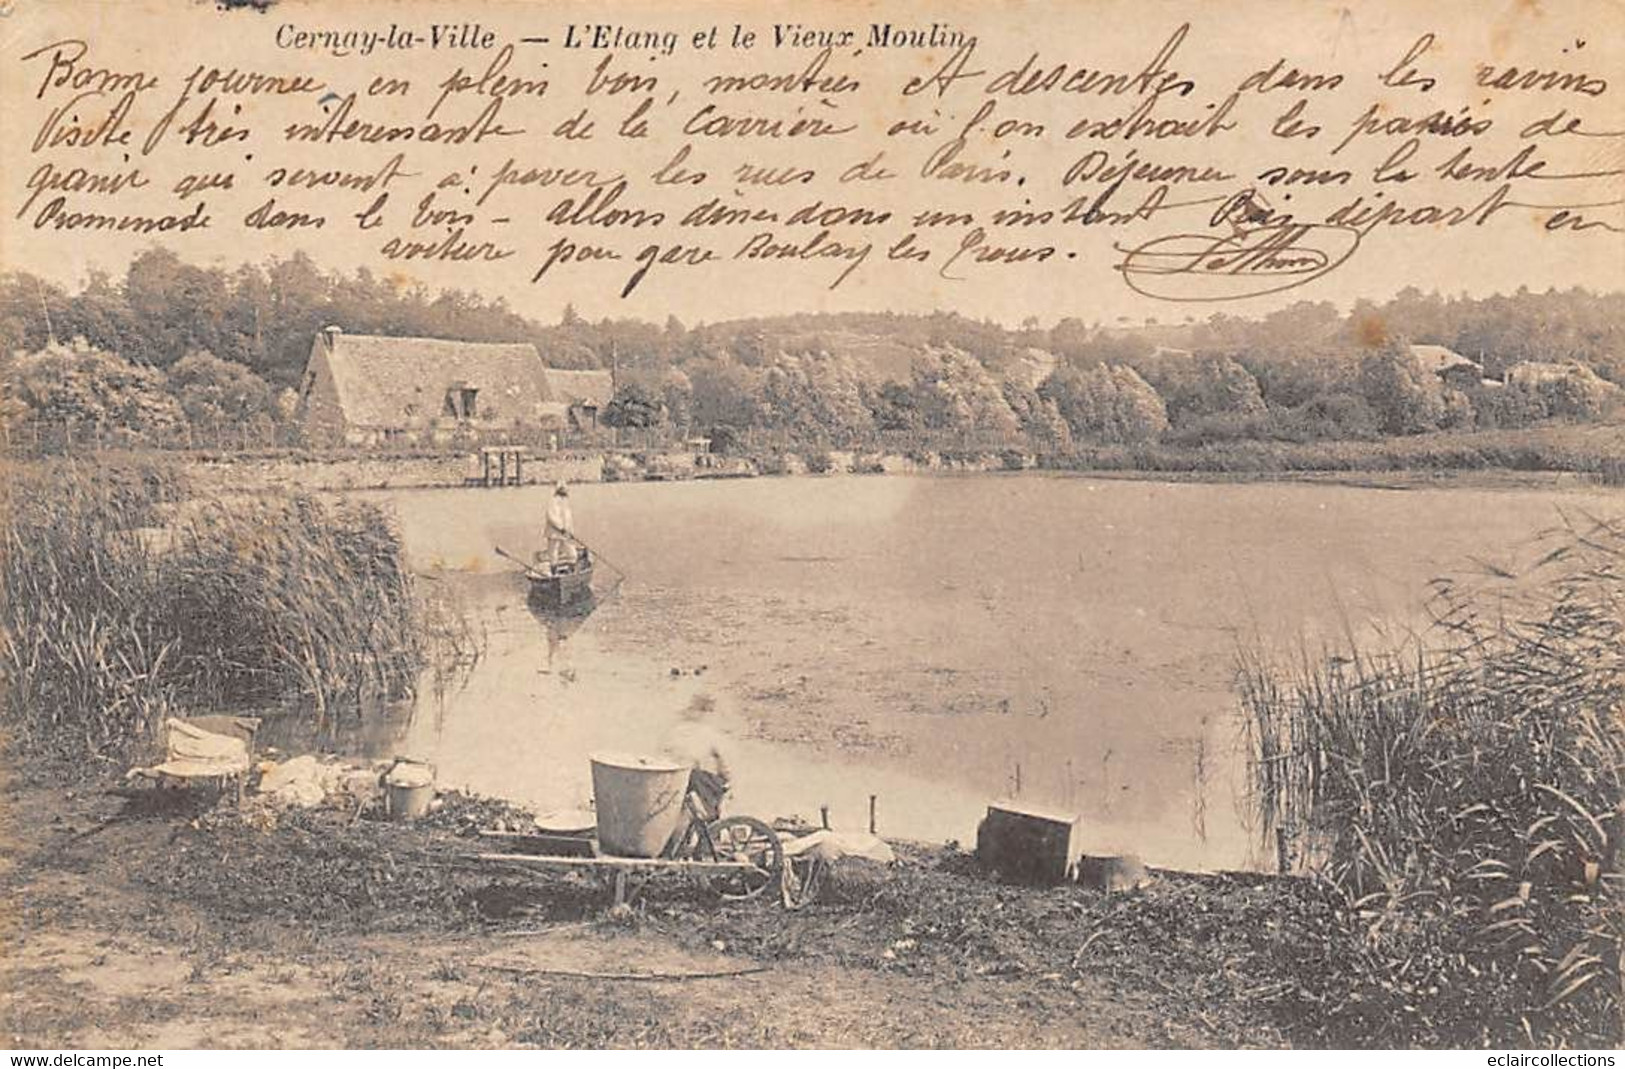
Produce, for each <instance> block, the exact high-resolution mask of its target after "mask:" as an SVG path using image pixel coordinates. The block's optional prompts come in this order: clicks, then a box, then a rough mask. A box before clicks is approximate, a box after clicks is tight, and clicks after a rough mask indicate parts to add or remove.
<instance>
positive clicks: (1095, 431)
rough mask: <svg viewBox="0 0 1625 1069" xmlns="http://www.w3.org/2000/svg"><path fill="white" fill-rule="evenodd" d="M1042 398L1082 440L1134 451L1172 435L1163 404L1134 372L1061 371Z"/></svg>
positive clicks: (1044, 387) (1047, 384)
mask: <svg viewBox="0 0 1625 1069" xmlns="http://www.w3.org/2000/svg"><path fill="white" fill-rule="evenodd" d="M1038 394H1039V396H1040V397H1041V398H1043V399H1044V400H1045V401H1049V402H1052V403H1053V404H1054V405H1055V407H1056V409H1057V410H1059V412H1060V414H1061V416H1062V417H1063V418H1064V419H1065V420H1066V423H1067V425H1068V426H1069V427H1070V428H1071V430H1072V434H1073V437H1074V438H1077V439H1080V440H1085V441H1095V442H1103V443H1106V444H1130V445H1132V444H1135V443H1139V442H1150V441H1155V440H1156V439H1157V437H1158V436H1160V435H1161V434H1162V432H1163V431H1165V430H1167V429H1168V411H1167V409H1166V408H1165V407H1164V406H1163V403H1162V398H1161V397H1160V396H1158V394H1157V391H1156V390H1154V389H1152V388H1151V385H1150V384H1149V383H1148V382H1146V381H1145V380H1144V379H1142V378H1141V377H1140V376H1139V374H1138V373H1137V372H1135V371H1134V369H1133V368H1129V367H1124V366H1121V365H1119V366H1115V367H1107V366H1106V365H1104V364H1101V365H1098V366H1096V367H1093V368H1089V369H1088V370H1084V371H1080V370H1078V369H1076V368H1072V367H1063V368H1058V369H1057V370H1056V371H1055V372H1053V373H1052V374H1051V375H1050V377H1049V378H1047V379H1045V380H1044V382H1043V385H1041V386H1040V387H1039V388H1038Z"/></svg>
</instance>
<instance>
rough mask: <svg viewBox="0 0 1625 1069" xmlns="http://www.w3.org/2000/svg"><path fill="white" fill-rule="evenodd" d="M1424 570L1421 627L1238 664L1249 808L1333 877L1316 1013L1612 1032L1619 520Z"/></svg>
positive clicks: (1622, 598)
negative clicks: (1339, 932)
mask: <svg viewBox="0 0 1625 1069" xmlns="http://www.w3.org/2000/svg"><path fill="white" fill-rule="evenodd" d="M1541 548H1543V549H1549V550H1550V552H1548V553H1546V554H1545V555H1544V557H1543V559H1542V561H1541V562H1540V563H1539V564H1538V565H1536V566H1535V567H1534V568H1532V569H1531V570H1529V572H1528V573H1527V574H1525V575H1523V576H1512V577H1508V576H1507V573H1504V572H1503V573H1498V577H1496V578H1494V579H1492V580H1489V581H1486V582H1485V583H1484V584H1483V585H1479V584H1477V583H1473V584H1469V583H1465V582H1463V581H1460V580H1456V581H1452V582H1446V583H1442V584H1441V585H1440V587H1439V602H1438V604H1437V606H1436V610H1437V614H1438V615H1437V618H1438V619H1439V621H1440V626H1439V628H1438V629H1437V631H1436V632H1435V633H1434V635H1433V638H1434V640H1435V643H1436V644H1435V645H1434V646H1432V647H1428V648H1422V649H1419V650H1416V651H1412V652H1399V651H1396V652H1390V653H1384V654H1379V655H1375V656H1367V655H1358V654H1356V655H1353V656H1338V657H1334V658H1329V659H1328V660H1326V661H1325V662H1324V663H1322V664H1308V663H1305V664H1302V665H1300V666H1299V667H1298V668H1297V669H1295V670H1282V669H1281V668H1280V667H1279V666H1274V665H1270V664H1268V663H1266V661H1265V660H1264V659H1263V658H1262V657H1260V656H1257V655H1253V656H1250V657H1248V658H1247V659H1246V660H1245V662H1244V665H1243V671H1242V676H1241V678H1242V681H1243V684H1242V707H1243V710H1244V713H1245V722H1246V726H1247V738H1248V743H1249V750H1250V754H1251V768H1252V771H1253V777H1252V779H1253V783H1254V787H1255V791H1254V794H1255V801H1256V804H1257V812H1258V815H1259V817H1260V818H1261V820H1262V823H1263V826H1264V828H1265V829H1266V830H1268V829H1272V828H1278V829H1281V830H1282V831H1283V832H1284V833H1285V834H1286V835H1287V836H1288V840H1289V841H1290V842H1291V843H1293V845H1294V847H1295V849H1296V851H1297V853H1298V856H1299V857H1300V858H1302V859H1303V860H1304V861H1305V862H1306V863H1307V864H1308V865H1309V867H1311V868H1312V869H1313V870H1315V871H1317V872H1318V873H1319V874H1321V875H1322V876H1323V877H1324V878H1326V879H1327V880H1329V881H1330V882H1331V883H1333V884H1334V885H1335V886H1336V887H1337V888H1339V889H1340V890H1341V891H1342V892H1343V894H1344V895H1345V896H1346V901H1347V903H1348V908H1349V910H1350V911H1352V912H1353V914H1354V915H1355V916H1356V917H1357V918H1358V919H1360V920H1361V921H1363V922H1364V924H1365V927H1366V934H1367V939H1366V944H1365V947H1366V949H1365V952H1364V954H1363V956H1361V957H1359V958H1358V959H1356V960H1351V961H1349V962H1347V963H1346V968H1347V969H1348V971H1349V974H1348V976H1347V977H1346V978H1345V979H1346V984H1347V986H1348V987H1349V988H1350V992H1349V995H1348V996H1347V997H1345V998H1344V999H1343V1001H1342V1004H1341V1005H1339V1006H1334V1007H1328V1015H1329V1020H1328V1025H1329V1027H1331V1028H1332V1029H1333V1031H1334V1032H1336V1031H1337V1030H1338V1029H1339V1028H1343V1029H1345V1031H1343V1032H1342V1033H1341V1034H1343V1035H1347V1036H1352V1035H1357V1034H1361V1029H1362V1028H1365V1029H1367V1031H1369V1028H1368V1026H1369V1023H1370V1022H1371V1021H1372V1020H1383V1021H1386V1022H1388V1024H1387V1030H1386V1031H1385V1032H1384V1036H1385V1039H1386V1041H1388V1042H1390V1043H1392V1044H1393V1045H1395V1046H1412V1045H1423V1046H1433V1045H1447V1046H1465V1045H1486V1046H1498V1047H1506V1046H1523V1045H1525V1044H1532V1045H1534V1046H1558V1045H1572V1046H1577V1047H1613V1046H1615V1045H1617V1044H1618V1043H1619V1042H1620V1040H1621V1038H1622V1037H1621V1016H1620V1011H1621V1006H1620V963H1621V954H1622V952H1625V911H1622V909H1621V897H1620V891H1621V885H1622V883H1625V872H1622V871H1621V865H1622V862H1625V852H1622V851H1621V846H1620V844H1621V837H1622V835H1625V807H1622V805H1621V799H1622V798H1625V711H1622V710H1625V706H1622V702H1625V643H1622V638H1625V612H1622V609H1621V606H1622V605H1625V523H1597V524H1594V525H1591V526H1588V527H1587V528H1586V529H1584V530H1575V531H1569V532H1565V533H1564V534H1563V536H1562V537H1561V538H1560V539H1558V540H1556V541H1555V543H1554V544H1553V545H1551V546H1545V547H1541Z"/></svg>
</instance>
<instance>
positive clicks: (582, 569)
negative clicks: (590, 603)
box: [525, 547, 592, 609]
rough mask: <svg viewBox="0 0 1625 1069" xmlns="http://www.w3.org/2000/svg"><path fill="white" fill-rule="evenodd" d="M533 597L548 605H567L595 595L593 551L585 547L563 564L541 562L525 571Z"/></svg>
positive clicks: (565, 606) (542, 604)
mask: <svg viewBox="0 0 1625 1069" xmlns="http://www.w3.org/2000/svg"><path fill="white" fill-rule="evenodd" d="M525 576H526V578H528V579H529V580H530V597H531V600H532V601H534V602H535V603H536V604H538V605H540V606H542V607H543V608H548V609H565V608H569V607H570V606H572V605H576V604H579V603H581V602H583V601H585V600H587V599H588V598H590V597H591V596H592V554H590V553H588V552H587V550H586V548H585V547H583V548H582V549H581V550H580V552H578V553H577V554H576V559H575V560H573V561H567V562H565V563H562V564H552V565H548V564H541V565H538V566H536V567H533V568H528V569H526V571H525Z"/></svg>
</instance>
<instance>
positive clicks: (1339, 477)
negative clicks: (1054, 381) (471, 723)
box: [183, 453, 1619, 495]
mask: <svg viewBox="0 0 1625 1069" xmlns="http://www.w3.org/2000/svg"><path fill="white" fill-rule="evenodd" d="M823 457H827V458H828V460H824V459H822V458H816V457H815V459H813V460H812V461H810V462H809V460H808V459H807V455H802V454H794V453H786V454H773V455H771V456H769V457H766V458H759V457H730V458H704V459H707V460H714V461H716V463H714V464H701V463H697V462H696V461H697V459H698V458H696V457H694V456H693V455H690V454H654V455H650V456H647V457H643V458H641V459H633V458H631V457H627V456H624V455H617V454H610V453H595V454H583V455H576V456H564V457H558V458H542V457H539V458H535V459H532V460H530V461H527V463H526V466H525V472H524V480H523V482H522V484H520V485H524V486H545V485H549V484H552V483H554V482H566V483H572V484H578V483H610V482H688V481H713V480H727V479H757V478H776V477H786V476H789V477H813V478H824V477H841V476H877V475H917V476H922V475H923V476H931V475H942V476H952V475H973V474H994V473H1010V474H1016V473H1021V472H1028V473H1044V474H1049V475H1054V476H1057V477H1076V478H1090V479H1112V480H1119V481H1125V482H1157V483H1209V484H1224V483H1237V484H1253V483H1302V484H1310V485H1324V486H1353V487H1361V488H1366V489H1392V490H1408V489H1422V488H1435V489H1447V488H1470V489H1505V490H1522V489H1565V488H1576V489H1585V488H1592V489H1594V488H1597V487H1612V486H1617V485H1619V483H1618V482H1617V480H1616V478H1615V477H1614V476H1612V475H1611V474H1609V473H1607V472H1604V471H1591V470H1577V469H1576V468H1527V467H1513V466H1487V467H1486V466H1463V467H1449V466H1444V467H1431V466H1418V467H1411V468H1407V467H1397V468H1396V467H1393V466H1389V465H1380V464H1372V465H1370V466H1364V467H1362V466H1352V467H1336V468H1282V467H1271V468H1265V467H1256V468H1250V469H1248V468H1242V469H1234V470H1222V469H1218V468H1212V467H1201V466H1196V465H1194V464H1193V465H1192V466H1189V467H1173V466H1159V467H1133V466H1121V465H1099V466H1096V465H1088V464H1083V465H1078V466H1073V465H1072V464H1069V463H1063V462H1060V461H1058V460H1056V459H1055V458H1041V457H1037V456H1034V455H1031V454H1022V455H1019V456H1011V455H1001V454H993V453H980V454H978V453H971V454H929V455H927V456H924V457H911V456H904V455H900V454H850V453H846V454H842V453H835V454H823ZM183 467H184V468H185V470H186V471H187V473H188V474H189V475H190V476H191V477H192V479H193V480H194V482H195V484H196V485H197V486H198V487H199V489H200V490H202V491H204V492H206V493H211V494H216V495H229V494H233V493H245V492H254V491H256V490H260V489H264V488H284V489H291V490H304V491H310V492H318V493H343V492H349V491H361V490H369V491H371V490H429V489H457V488H468V489H475V490H477V489H482V488H483V487H481V486H480V485H479V484H478V483H477V482H476V481H474V479H473V477H472V476H471V475H470V474H469V469H470V467H471V463H470V460H469V458H468V457H467V456H465V455H462V454H451V455H443V456H430V457H387V456H378V457H356V458H291V457H278V458H267V457H253V456H248V457H230V458H227V457H211V458H186V459H185V460H184V461H183Z"/></svg>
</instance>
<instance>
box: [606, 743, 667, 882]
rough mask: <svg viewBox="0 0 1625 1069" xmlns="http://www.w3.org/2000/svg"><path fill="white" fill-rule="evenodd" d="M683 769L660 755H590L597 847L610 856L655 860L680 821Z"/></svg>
mask: <svg viewBox="0 0 1625 1069" xmlns="http://www.w3.org/2000/svg"><path fill="white" fill-rule="evenodd" d="M688 772H689V766H687V765H684V764H680V763H677V762H674V761H671V760H668V759H666V758H663V757H635V756H628V755H622V754H594V755H593V757H592V793H593V799H594V802H595V805H596V809H597V813H598V848H599V849H600V850H602V851H603V852H604V853H606V854H609V855H612V856H616V857H658V856H660V852H661V850H663V849H664V848H665V846H666V843H667V842H668V841H669V840H670V839H671V837H672V834H673V833H674V832H675V831H676V830H677V828H678V826H679V824H680V823H681V821H682V819H683V796H684V795H685V794H687V793H688Z"/></svg>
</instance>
